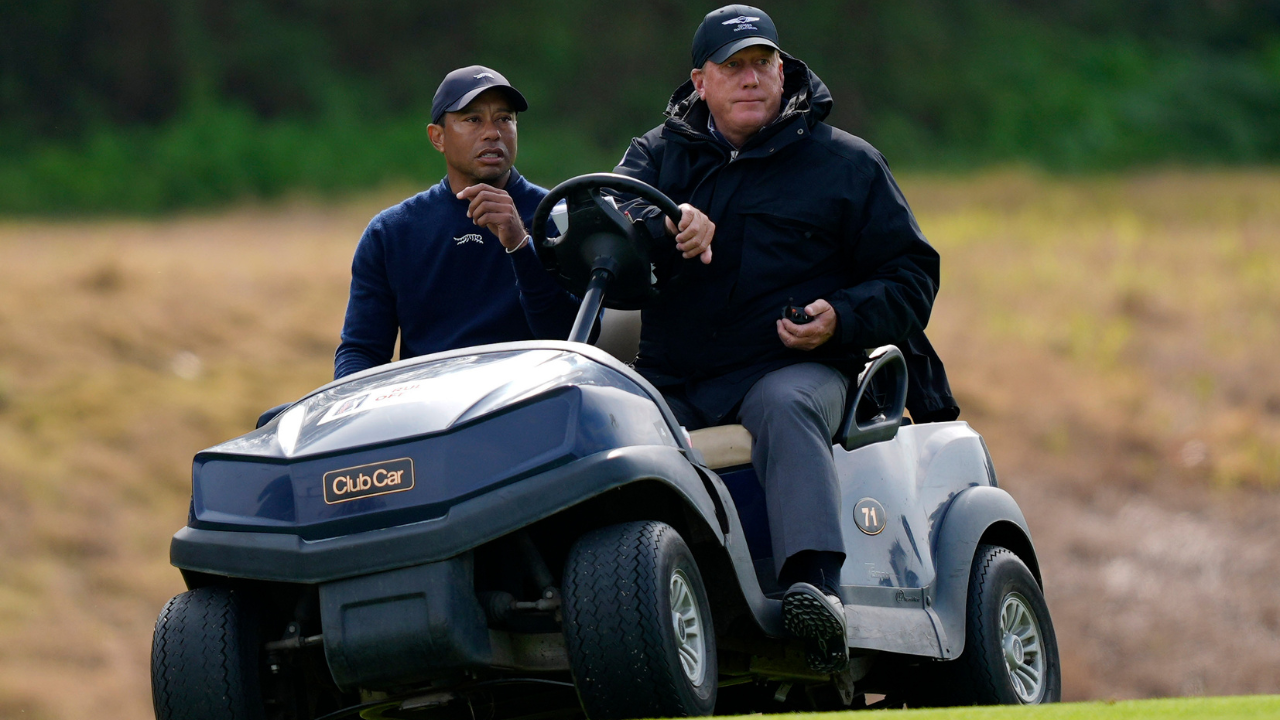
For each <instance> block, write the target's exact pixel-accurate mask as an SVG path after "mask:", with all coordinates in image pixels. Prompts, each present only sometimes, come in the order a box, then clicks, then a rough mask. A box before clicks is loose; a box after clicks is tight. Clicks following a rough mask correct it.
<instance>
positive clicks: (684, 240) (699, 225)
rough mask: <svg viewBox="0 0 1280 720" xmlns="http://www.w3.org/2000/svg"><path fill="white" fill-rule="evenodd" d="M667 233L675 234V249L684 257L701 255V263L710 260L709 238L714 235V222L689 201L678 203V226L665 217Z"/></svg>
mask: <svg viewBox="0 0 1280 720" xmlns="http://www.w3.org/2000/svg"><path fill="white" fill-rule="evenodd" d="M666 220H667V234H669V235H675V236H676V249H678V250H679V251H680V252H681V253H683V254H684V256H685V258H692V257H699V256H701V259H702V264H703V265H706V264H707V263H709V262H711V238H713V237H715V234H716V224H715V223H713V222H711V218H709V217H707V214H706V213H704V212H702V211H701V210H699V209H698V208H696V207H694V206H692V205H690V204H689V203H680V227H676V226H675V224H674V223H672V222H671V218H667V219H666Z"/></svg>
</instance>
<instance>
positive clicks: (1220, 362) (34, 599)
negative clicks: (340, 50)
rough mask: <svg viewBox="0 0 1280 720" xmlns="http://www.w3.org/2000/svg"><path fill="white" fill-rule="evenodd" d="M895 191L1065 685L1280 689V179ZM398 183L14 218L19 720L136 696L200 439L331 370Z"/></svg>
mask: <svg viewBox="0 0 1280 720" xmlns="http://www.w3.org/2000/svg"><path fill="white" fill-rule="evenodd" d="M904 187H905V189H906V191H907V194H908V197H910V198H911V200H912V203H913V205H914V207H915V208H916V210H917V212H918V214H919V216H920V220H921V224H922V226H923V227H924V229H925V231H926V233H927V234H928V235H929V236H930V238H931V239H932V240H933V241H934V242H935V244H937V246H938V247H939V248H940V249H941V251H942V252H943V255H944V268H945V271H944V272H945V277H944V287H943V294H942V296H941V298H940V300H939V305H938V309H937V312H936V314H935V318H934V321H933V323H932V327H931V330H930V334H931V336H933V337H934V339H935V343H936V344H937V345H938V347H939V349H940V351H941V353H942V355H943V357H944V358H945V359H946V360H947V363H948V368H949V370H950V372H951V374H952V379H953V385H954V386H955V388H956V390H957V393H958V395H959V397H960V400H961V403H962V405H963V406H964V408H965V415H964V417H965V419H968V420H969V421H970V422H972V423H973V424H974V425H975V426H976V427H977V428H978V429H979V430H980V431H981V432H983V433H984V434H985V435H986V437H987V439H988V442H989V444H990V446H991V449H992V452H993V454H994V456H995V458H996V463H997V468H998V470H1000V472H1001V478H1002V481H1003V483H1004V485H1005V487H1007V488H1009V489H1010V490H1011V491H1012V492H1013V493H1014V494H1015V496H1016V497H1018V498H1019V500H1020V502H1021V503H1022V505H1023V508H1024V510H1025V511H1026V513H1027V516H1028V519H1029V521H1030V523H1031V526H1032V530H1033V532H1034V533H1035V535H1036V541H1037V546H1038V548H1039V551H1040V553H1041V555H1042V562H1043V565H1044V571H1045V575H1046V580H1047V587H1048V595H1049V601H1050V604H1051V607H1052V609H1053V610H1054V613H1055V619H1056V624H1057V627H1058V632H1059V636H1060V638H1061V644H1062V649H1063V660H1064V665H1065V671H1066V685H1065V687H1066V695H1067V696H1068V697H1070V698H1096V697H1142V696H1151V695H1170V694H1193V693H1207V694H1217V693H1243V692H1270V693H1274V692H1278V691H1280V593H1278V592H1277V590H1280V583H1278V581H1277V580H1276V578H1275V568H1276V567H1278V566H1280V539H1277V533H1276V532H1275V530H1274V528H1275V527H1276V526H1277V525H1276V524H1277V522H1278V521H1280V493H1278V491H1280V480H1278V478H1280V377H1277V375H1276V373H1274V371H1273V370H1274V368H1275V360H1274V358H1275V357H1276V356H1277V351H1278V350H1280V322H1278V321H1280V290H1278V289H1277V288H1280V173H1255V174H1245V173H1241V174H1224V175H1179V174H1160V175H1151V176H1140V177H1118V178H1109V179H1092V180H1087V181H1086V180H1080V181H1061V180H1050V179H1045V178H1041V177H1037V176H1035V175H1031V174H1026V173H1017V172H1013V173H1008V174H995V175H986V176H981V177H976V178H968V179H965V180H962V181H957V180H946V179H934V178H927V177H914V178H907V179H906V181H905V182H904ZM395 199H396V195H395V194H394V193H393V194H391V195H386V196H380V197H376V198H371V199H366V200H361V201H353V202H351V203H349V204H346V205H342V206H338V207H317V206H310V205H297V206H289V207H284V208H273V209H248V210H240V211H236V212H232V213H228V214H224V215H219V216H210V217H190V218H182V219H175V220H169V221H163V222H146V223H143V222H111V223H100V224H82V223H65V224H62V223H38V224H33V223H28V224H13V223H9V224H0V338H3V341H0V494H2V496H3V498H4V502H3V503H0V718H8V717H22V718H81V717H95V718H104V719H106V718H138V717H147V716H149V713H150V700H149V690H148V683H149V674H148V652H149V642H150V630H151V624H152V622H153V621H154V618H155V614H156V612H157V611H158V610H159V607H160V605H161V604H162V603H163V602H164V601H165V600H166V599H167V598H168V597H169V596H171V595H172V594H174V593H176V592H178V591H180V590H181V589H182V586H181V581H180V578H179V577H178V574H177V572H176V571H175V570H173V569H172V568H170V567H169V566H168V564H167V546H168V538H169V536H170V534H171V533H172V532H173V531H174V530H175V529H176V528H177V527H179V526H180V525H181V524H182V523H183V521H184V518H185V513H186V506H187V493H188V489H189V488H188V486H189V472H190V471H189V467H190V464H189V463H190V458H191V455H192V454H193V453H194V452H195V451H196V450H199V449H200V448H202V447H205V446H208V445H210V444H213V443H214V442H217V441H219V440H222V439H225V438H227V437H231V436H233V435H236V434H239V433H241V432H243V431H244V430H246V429H247V428H248V427H251V425H252V422H253V418H254V417H256V415H257V413H258V412H259V411H260V410H262V409H264V408H266V407H269V406H271V405H274V404H277V403H279V402H284V401H286V400H289V399H292V398H294V397H296V396H298V395H300V394H302V393H304V392H306V391H307V390H309V389H310V388H312V387H314V386H316V385H319V384H320V383H322V382H324V381H326V380H327V379H328V378H329V375H330V372H331V357H332V350H333V346H334V343H335V341H336V337H337V332H338V329H339V327H340V324H341V315H342V309H343V307H344V304H345V299H346V284H347V278H348V276H347V268H348V265H349V262H350V254H351V250H352V248H353V246H354V242H355V239H356V238H357V237H358V235H359V233H360V231H361V229H362V228H363V226H364V223H365V222H366V221H367V219H368V218H369V217H370V216H371V215H372V213H373V212H374V211H376V210H377V209H378V208H379V207H381V206H383V205H386V204H388V203H389V202H391V201H393V200H395Z"/></svg>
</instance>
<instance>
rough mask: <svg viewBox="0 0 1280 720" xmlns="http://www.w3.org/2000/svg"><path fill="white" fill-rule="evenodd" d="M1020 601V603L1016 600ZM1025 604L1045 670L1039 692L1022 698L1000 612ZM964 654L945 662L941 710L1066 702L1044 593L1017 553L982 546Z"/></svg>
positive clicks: (974, 572) (970, 600)
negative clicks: (1008, 656) (1009, 659)
mask: <svg viewBox="0 0 1280 720" xmlns="http://www.w3.org/2000/svg"><path fill="white" fill-rule="evenodd" d="M1015 598H1016V599H1015ZM1011 601H1012V602H1020V603H1021V607H1022V609H1023V611H1024V612H1025V611H1029V612H1030V614H1031V615H1032V616H1033V617H1034V620H1035V626H1036V627H1035V630H1036V632H1037V633H1038V635H1039V643H1038V644H1039V653H1040V655H1041V661H1042V666H1043V670H1042V672H1041V679H1040V684H1041V687H1039V689H1038V691H1036V692H1034V693H1031V697H1029V698H1028V697H1020V696H1019V692H1018V690H1017V689H1015V687H1014V681H1013V679H1012V678H1011V672H1010V669H1009V665H1008V664H1007V662H1006V659H1005V648H1004V642H1005V636H1006V634H1007V633H1006V632H1005V631H1004V629H1003V628H1002V624H1001V620H1002V618H1001V613H1002V611H1003V610H1004V608H1005V606H1006V603H1008V602H1011ZM965 619H966V622H965V626H966V637H965V646H964V652H963V653H961V654H960V657H958V658H956V659H955V660H953V661H951V662H946V663H940V664H939V666H938V669H939V670H940V671H941V672H940V675H941V677H940V678H938V679H939V680H940V681H941V682H939V683H938V685H936V686H935V687H937V689H938V690H940V691H941V693H942V694H941V696H940V697H938V698H936V700H938V701H939V702H936V703H929V704H940V705H1022V704H1030V705H1040V704H1044V703H1051V702H1059V701H1061V699H1062V670H1061V667H1060V666H1059V664H1058V640H1057V636H1056V635H1055V634H1054V632H1053V623H1052V621H1051V620H1050V618H1049V608H1048V606H1047V605H1046V604H1045V601H1044V594H1043V593H1042V592H1041V590H1040V585H1039V583H1037V582H1036V580H1035V577H1034V576H1032V574H1031V571H1030V570H1029V569H1027V566H1026V565H1025V564H1024V563H1023V562H1022V560H1021V559H1019V558H1018V556H1017V555H1015V554H1014V553H1013V552H1012V551H1010V550H1008V549H1006V548H1002V547H997V546H995V545H979V546H978V549H977V553H976V555H975V557H974V560H973V566H972V569H971V570H970V573H969V593H968V608H967V617H966V618H965Z"/></svg>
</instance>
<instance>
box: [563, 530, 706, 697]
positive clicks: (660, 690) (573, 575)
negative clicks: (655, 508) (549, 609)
mask: <svg viewBox="0 0 1280 720" xmlns="http://www.w3.org/2000/svg"><path fill="white" fill-rule="evenodd" d="M673 541H674V542H679V543H680V544H681V545H683V544H684V541H683V540H682V539H681V538H680V536H679V534H678V533H677V532H676V531H675V529H674V528H672V527H671V526H670V525H667V524H665V523H661V522H653V521H643V522H629V523H623V524H620V525H613V526H610V527H606V528H602V529H599V530H595V531H593V532H591V533H588V534H587V535H584V536H583V537H582V538H580V539H579V540H578V542H577V543H575V545H574V547H573V549H572V550H571V551H570V553H569V557H568V558H567V560H566V561H565V572H564V623H565V640H566V645H567V649H568V653H569V658H570V666H571V667H572V670H573V676H574V679H575V684H576V685H577V688H578V694H579V697H580V698H581V699H582V702H583V707H584V709H585V710H586V711H587V714H588V716H589V717H591V718H592V719H593V720H607V719H608V718H623V717H631V718H635V717H641V718H643V717H673V716H680V715H685V714H687V710H685V709H684V708H682V707H681V706H680V703H679V702H678V700H677V698H678V697H679V689H678V687H677V683H679V684H681V685H683V684H685V683H686V682H687V681H686V680H685V678H684V676H683V675H680V676H676V675H675V674H674V673H673V668H672V667H671V666H670V663H668V662H667V661H666V652H667V651H666V649H665V647H664V643H663V637H662V634H661V632H660V630H659V628H660V627H663V624H664V623H666V622H668V621H667V619H666V618H663V617H659V616H658V614H659V612H660V611H661V608H660V607H657V606H655V605H654V603H653V602H651V601H650V600H651V599H652V598H656V597H658V596H659V594H660V593H665V592H667V589H666V586H665V580H666V578H659V577H658V576H657V572H656V568H655V567H654V565H653V563H652V562H651V561H650V560H649V558H653V557H656V556H657V555H658V553H659V548H660V546H661V545H662V544H663V543H669V542H673ZM695 571H696V568H695ZM706 627H707V629H708V630H710V628H711V624H710V617H708V618H707V621H706ZM707 642H708V643H709V644H708V651H709V652H708V661H709V662H710V666H709V667H708V669H707V672H708V676H709V677H708V678H707V680H705V681H704V682H710V683H712V684H713V685H714V684H715V682H716V678H715V674H714V662H713V659H714V645H713V644H712V643H714V635H713V634H711V633H710V632H708V637H707Z"/></svg>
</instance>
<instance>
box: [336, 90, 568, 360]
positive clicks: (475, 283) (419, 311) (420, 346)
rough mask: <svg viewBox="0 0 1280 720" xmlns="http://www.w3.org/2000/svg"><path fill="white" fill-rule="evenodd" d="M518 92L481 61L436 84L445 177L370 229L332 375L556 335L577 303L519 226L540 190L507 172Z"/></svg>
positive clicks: (434, 118)
mask: <svg viewBox="0 0 1280 720" xmlns="http://www.w3.org/2000/svg"><path fill="white" fill-rule="evenodd" d="M527 109H528V103H527V102H526V101H525V99H524V96H523V95H521V94H520V92H519V91H518V90H516V89H515V88H514V87H512V86H511V84H510V83H508V82H507V79H506V78H505V77H503V76H502V75H501V74H500V73H498V72H497V71H496V70H492V69H490V68H487V67H483V66H480V65H472V66H470V67H464V68H459V69H457V70H454V71H453V72H451V73H449V74H448V75H446V76H445V78H444V81H443V82H441V83H440V87H439V88H438V89H437V90H436V94H435V98H434V100H433V101H432V103H431V124H430V125H428V126H427V133H428V135H429V136H430V139H431V144H432V145H433V146H434V147H435V149H436V150H438V151H440V152H441V153H443V154H444V159H445V166H446V168H447V172H446V175H445V178H444V179H443V180H441V181H440V182H439V183H438V184H437V185H435V186H434V187H432V188H431V189H429V190H427V191H425V192H421V193H419V194H417V195H414V196H413V197H411V198H409V199H407V200H405V201H404V202H402V203H400V204H398V205H395V206H394V207H390V208H388V209H386V210H383V211H382V212H380V213H378V215H377V216H375V217H374V218H373V220H372V221H371V222H370V223H369V226H368V227H367V228H366V229H365V231H364V235H363V236H362V237H361V238H360V243H359V244H358V245H357V246H356V252H355V258H354V260H353V261H352V263H351V296H350V300H349V301H348V303H347V314H346V320H345V322H344V323H343V326H342V342H341V344H340V345H339V346H338V350H337V352H336V353H335V356H334V373H333V376H334V379H337V378H341V377H345V376H347V375H350V374H352V373H356V372H360V371H361V370H366V369H368V368H371V367H375V366H377V365H382V364H385V363H389V362H391V359H392V353H393V352H394V349H395V344H396V336H397V334H398V335H399V337H400V358H401V359H407V358H411V357H416V356H419V355H426V354H429V353H434V352H441V351H444V350H453V349H456V348H461V347H470V346H473V345H484V344H486V343H496V342H511V341H516V340H532V339H534V338H540V339H557V340H559V339H563V338H564V337H565V336H566V335H567V334H568V333H569V329H570V328H571V327H572V326H573V321H574V317H575V314H576V312H577V308H578V301H577V300H576V299H575V298H573V297H572V296H571V295H569V294H568V293H567V292H565V291H564V290H562V289H561V288H560V287H559V286H557V285H556V284H555V282H554V281H553V280H552V279H551V276H550V275H549V274H548V273H546V272H545V271H544V270H543V269H542V265H541V263H540V262H539V261H538V256H537V254H536V253H535V252H534V250H533V247H532V245H531V244H530V242H529V234H528V232H526V231H525V227H526V226H527V224H528V223H529V221H530V219H531V218H532V216H533V211H534V209H536V208H537V206H538V202H539V201H541V200H542V198H543V197H544V196H546V194H547V191H546V190H545V189H543V188H541V187H538V186H537V185H534V184H533V183H531V182H529V181H528V180H526V179H525V178H524V177H523V176H521V175H520V173H519V172H517V171H516V169H515V167H514V163H515V159H516V117H517V114H518V113H521V112H523V111H525V110H527Z"/></svg>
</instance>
